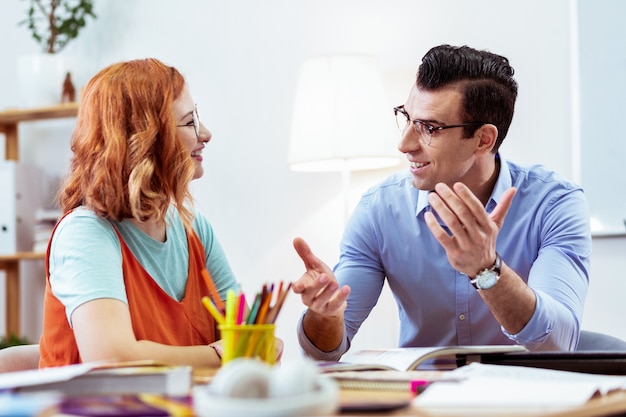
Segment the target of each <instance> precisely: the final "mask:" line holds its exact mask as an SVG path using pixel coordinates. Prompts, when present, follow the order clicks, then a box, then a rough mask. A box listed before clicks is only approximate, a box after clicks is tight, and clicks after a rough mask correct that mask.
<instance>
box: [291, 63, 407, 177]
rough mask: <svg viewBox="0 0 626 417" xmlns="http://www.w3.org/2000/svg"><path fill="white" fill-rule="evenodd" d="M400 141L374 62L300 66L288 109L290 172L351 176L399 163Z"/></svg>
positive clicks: (304, 64)
mask: <svg viewBox="0 0 626 417" xmlns="http://www.w3.org/2000/svg"><path fill="white" fill-rule="evenodd" d="M398 138H399V134H398V129H397V128H396V127H395V122H394V119H393V112H392V108H391V107H390V106H389V104H388V102H387V97H386V95H385V90H384V88H383V84H382V79H381V77H380V74H379V71H378V66H377V63H376V61H375V60H374V59H373V58H371V57H367V56H332V57H320V58H313V59H309V60H307V61H305V62H304V63H303V64H302V66H301V69H300V74H299V79H298V84H297V88H296V96H295V103H294V109H293V121H292V129H291V140H290V146H289V158H288V161H289V166H290V167H291V169H292V170H294V171H324V172H332V171H345V170H350V171H356V170H364V169H378V168H385V167H390V166H394V165H397V164H398V163H400V152H399V151H398V150H397V148H396V146H395V144H396V143H397V140H398Z"/></svg>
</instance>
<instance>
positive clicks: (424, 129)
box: [393, 106, 486, 146]
mask: <svg viewBox="0 0 626 417" xmlns="http://www.w3.org/2000/svg"><path fill="white" fill-rule="evenodd" d="M393 114H394V115H395V116H396V124H397V125H398V129H400V131H402V132H404V131H405V130H406V128H407V127H408V126H409V124H410V123H412V124H413V127H414V128H415V131H416V132H417V134H418V135H419V138H420V140H421V141H422V143H423V144H424V145H426V146H428V145H430V142H431V141H432V140H433V133H434V132H437V131H440V130H445V129H452V128H454V127H466V126H482V125H484V124H486V123H484V122H472V123H461V124H458V125H447V126H433V125H431V124H430V123H427V122H425V121H423V120H419V119H414V120H411V116H409V114H408V113H407V112H406V110H404V106H398V107H394V108H393Z"/></svg>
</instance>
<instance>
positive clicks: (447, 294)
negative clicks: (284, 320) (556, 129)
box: [298, 155, 591, 360]
mask: <svg viewBox="0 0 626 417" xmlns="http://www.w3.org/2000/svg"><path fill="white" fill-rule="evenodd" d="M497 157H498V158H499V155H498V156H497ZM501 161H502V163H501V164H500V174H499V177H498V180H497V183H496V185H495V187H494V190H493V193H492V194H491V198H490V199H489V202H488V203H487V207H486V209H487V212H489V213H490V212H491V211H493V209H494V208H495V206H496V205H497V203H498V202H499V201H500V198H501V197H502V193H503V192H504V191H505V190H506V189H508V188H509V187H511V186H515V187H517V194H516V195H515V197H514V199H513V202H512V205H511V208H510V210H509V212H508V214H507V217H506V219H505V222H504V225H503V226H502V229H501V230H500V233H499V235H498V240H497V243H496V250H497V251H498V253H499V254H500V255H501V257H502V259H503V261H504V262H505V263H506V264H507V265H508V266H509V267H510V268H512V269H513V270H514V271H516V272H517V273H518V274H519V275H520V276H521V277H522V279H523V280H524V281H525V282H527V283H528V285H529V286H530V288H532V289H533V291H534V292H535V294H536V295H537V305H536V308H535V312H534V314H533V315H532V317H531V319H530V321H529V322H528V323H527V325H526V326H525V327H524V328H523V329H522V330H521V331H520V332H519V333H517V334H508V333H507V332H506V331H505V330H504V329H503V328H502V327H501V326H500V324H499V323H498V322H497V320H496V319H495V318H494V316H493V315H492V313H491V311H490V310H489V308H488V307H487V305H486V304H485V303H484V301H483V300H482V298H481V297H480V295H479V294H478V292H477V291H476V289H475V288H474V287H473V286H472V285H471V284H470V282H469V279H468V277H467V275H464V274H462V273H460V272H457V271H456V270H454V268H452V266H451V265H450V263H449V261H448V258H447V256H446V253H445V251H444V249H443V247H442V246H441V245H440V244H439V242H438V241H437V240H436V239H435V238H434V236H433V235H432V233H431V232H430V229H428V226H427V225H426V223H425V221H424V213H425V212H426V211H427V210H430V206H429V204H428V200H427V195H428V192H426V191H420V190H417V189H416V188H414V187H413V185H412V184H411V177H410V174H409V172H408V171H405V172H402V173H398V174H395V175H392V176H391V177H389V178H387V179H386V180H385V181H383V182H382V183H381V184H379V185H377V186H375V187H373V188H372V189H370V190H369V191H368V192H366V193H365V194H364V195H363V196H362V198H361V200H360V202H359V204H358V206H357V207H356V209H355V210H354V212H353V214H352V216H351V218H350V220H349V222H348V225H347V227H346V230H345V232H344V236H343V239H342V242H341V254H340V258H339V262H338V264H337V265H336V266H335V275H336V277H337V279H338V281H339V283H340V285H349V286H350V288H351V293H350V296H349V298H348V306H347V308H346V311H345V333H344V340H343V342H342V343H341V345H340V346H339V347H338V348H337V349H336V350H334V351H332V352H322V351H320V350H318V349H317V348H316V347H315V346H313V344H312V343H311V342H310V341H309V340H308V338H307V337H306V335H305V334H304V331H303V328H302V319H301V320H300V323H299V325H298V339H299V342H300V345H301V347H302V349H303V351H304V353H305V354H306V355H308V356H311V357H313V358H316V359H320V360H338V359H339V358H340V357H341V356H342V355H343V354H344V353H345V352H346V351H347V350H348V349H349V347H350V341H351V340H352V338H353V337H354V335H355V334H356V332H357V331H358V329H359V327H360V326H361V323H362V322H363V321H364V320H365V319H366V318H367V316H368V315H369V313H370V311H371V310H372V308H373V307H374V306H375V305H376V302H377V300H378V297H379V296H380V293H381V289H382V287H383V284H384V281H385V279H387V281H388V283H389V287H390V288H391V291H392V293H393V294H394V298H395V300H396V303H397V306H398V316H399V319H400V340H399V341H398V345H399V346H400V347H404V346H440V345H487V344H522V345H525V346H527V347H528V348H529V349H531V350H573V349H574V348H575V347H576V345H577V342H578V332H579V328H580V323H581V320H582V314H583V306H584V302H585V297H586V295H587V289H588V285H589V262H590V261H589V257H590V255H591V233H590V226H589V212H588V205H587V201H586V199H585V196H584V194H583V191H582V189H581V188H580V187H579V186H577V185H575V184H572V183H570V182H568V181H566V180H565V179H563V178H561V177H560V176H558V174H556V173H554V172H552V171H549V170H547V169H546V168H545V167H542V166H539V165H534V166H530V167H524V166H520V165H516V164H514V163H511V162H508V161H505V160H504V159H502V160H501Z"/></svg>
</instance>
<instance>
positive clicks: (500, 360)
mask: <svg viewBox="0 0 626 417" xmlns="http://www.w3.org/2000/svg"><path fill="white" fill-rule="evenodd" d="M471 362H480V363H485V364H495V365H517V366H530V367H533V368H545V369H555V370H561V371H574V372H584V373H590V374H605V375H626V352H603V351H585V352H530V351H529V352H504V353H483V354H479V355H472V354H468V355H463V354H459V355H457V364H458V365H464V364H468V363H471Z"/></svg>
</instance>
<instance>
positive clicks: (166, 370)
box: [0, 361, 192, 396]
mask: <svg viewBox="0 0 626 417" xmlns="http://www.w3.org/2000/svg"><path fill="white" fill-rule="evenodd" d="M191 385H192V369H191V367H190V366H169V365H165V364H161V363H156V362H153V361H138V362H124V363H113V364H110V363H82V364H76V365H67V366H59V367H53V368H44V369H34V370H28V371H18V372H8V373H5V374H0V390H11V391H14V392H19V393H25V392H50V391H58V392H62V393H63V394H64V395H65V396H72V395H114V394H134V393H152V394H167V395H172V396H177V395H188V394H189V393H190V391H191Z"/></svg>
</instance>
